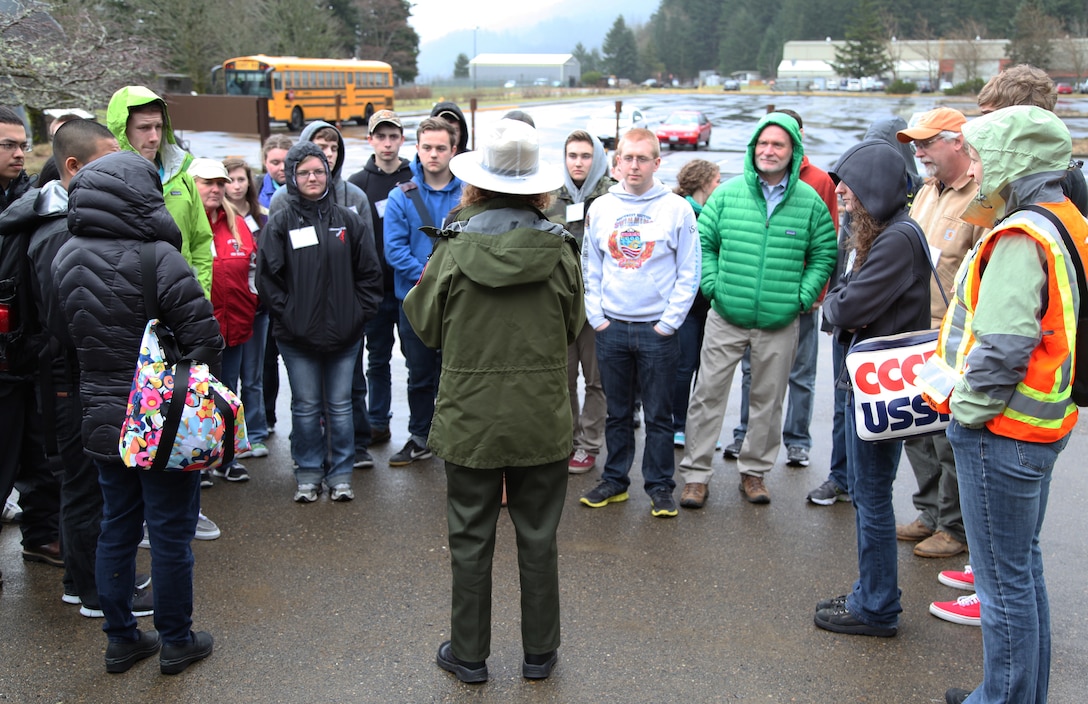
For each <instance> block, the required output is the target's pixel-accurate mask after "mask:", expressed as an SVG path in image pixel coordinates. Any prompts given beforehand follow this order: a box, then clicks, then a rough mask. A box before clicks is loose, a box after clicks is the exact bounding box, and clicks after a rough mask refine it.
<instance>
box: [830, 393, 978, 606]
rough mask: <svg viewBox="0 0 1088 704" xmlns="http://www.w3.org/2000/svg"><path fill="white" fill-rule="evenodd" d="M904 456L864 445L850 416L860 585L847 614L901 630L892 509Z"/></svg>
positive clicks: (894, 449) (899, 450)
mask: <svg viewBox="0 0 1088 704" xmlns="http://www.w3.org/2000/svg"><path fill="white" fill-rule="evenodd" d="M902 454H903V443H902V441H898V442H866V441H865V440H862V439H860V438H859V437H858V435H857V432H856V430H855V425H854V414H853V413H847V414H846V460H847V461H846V471H847V476H848V480H849V481H848V484H849V487H850V496H851V498H853V500H854V510H855V518H854V520H855V522H856V524H857V538H858V579H857V581H856V582H854V589H853V591H852V592H851V593H850V594H849V595H848V596H847V599H846V608H847V609H849V611H850V613H851V614H853V616H854V618H856V619H857V620H859V621H861V622H862V623H866V624H868V625H870V626H888V627H894V626H898V625H899V613H900V612H901V611H902V610H903V608H902V607H901V606H900V605H899V596H900V591H899V566H898V563H897V557H896V555H897V552H898V549H897V547H896V541H895V511H894V510H893V508H892V483H893V482H894V481H895V473H896V470H897V469H898V468H899V457H900V456H901V455H902ZM972 564H973V562H972Z"/></svg>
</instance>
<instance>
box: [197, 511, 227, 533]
mask: <svg viewBox="0 0 1088 704" xmlns="http://www.w3.org/2000/svg"><path fill="white" fill-rule="evenodd" d="M222 534H223V533H222V531H220V530H219V526H217V525H215V523H213V522H212V519H210V518H208V517H207V516H205V515H204V512H203V511H201V512H200V515H199V516H197V519H196V535H194V536H193V537H194V538H195V539H196V540H215V539H216V538H218V537H219V536H220V535H222Z"/></svg>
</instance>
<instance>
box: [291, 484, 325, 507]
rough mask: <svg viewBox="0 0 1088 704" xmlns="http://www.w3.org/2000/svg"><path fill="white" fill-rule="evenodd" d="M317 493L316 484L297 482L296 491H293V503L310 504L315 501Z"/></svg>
mask: <svg viewBox="0 0 1088 704" xmlns="http://www.w3.org/2000/svg"><path fill="white" fill-rule="evenodd" d="M319 493H320V492H319V491H318V486H317V484H299V485H298V491H296V492H295V503H299V504H312V503H313V502H315V501H317V495H318V494H319Z"/></svg>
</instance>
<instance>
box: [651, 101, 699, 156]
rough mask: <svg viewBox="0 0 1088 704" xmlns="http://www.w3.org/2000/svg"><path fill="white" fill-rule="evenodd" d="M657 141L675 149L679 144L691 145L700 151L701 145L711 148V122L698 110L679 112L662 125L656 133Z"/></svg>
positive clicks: (670, 116) (666, 119)
mask: <svg viewBox="0 0 1088 704" xmlns="http://www.w3.org/2000/svg"><path fill="white" fill-rule="evenodd" d="M656 134H657V140H658V141H659V142H661V144H667V145H669V148H670V149H673V148H675V147H676V145H678V144H690V145H691V146H692V148H693V149H698V148H699V145H700V144H705V145H706V146H707V148H709V147H710V120H709V119H707V116H706V115H704V114H703V113H701V112H699V111H698V110H677V111H676V112H674V113H673V114H671V115H669V116H668V117H667V118H665V120H664V121H663V122H662V123H661V125H660V126H659V127H658V128H657V131H656Z"/></svg>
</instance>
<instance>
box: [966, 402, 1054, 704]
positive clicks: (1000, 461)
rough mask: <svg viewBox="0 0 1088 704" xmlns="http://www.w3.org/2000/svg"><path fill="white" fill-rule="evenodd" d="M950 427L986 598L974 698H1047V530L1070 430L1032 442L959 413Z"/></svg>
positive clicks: (981, 594) (978, 580)
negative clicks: (960, 418) (1054, 479)
mask: <svg viewBox="0 0 1088 704" xmlns="http://www.w3.org/2000/svg"><path fill="white" fill-rule="evenodd" d="M946 434H947V437H948V441H949V442H950V443H951V444H952V451H953V452H954V453H955V455H956V469H957V471H958V474H959V482H960V506H961V507H962V509H963V525H964V527H965V528H966V529H967V543H968V545H969V546H970V547H971V570H972V571H973V572H974V574H975V591H976V592H977V593H978V598H979V602H980V603H981V604H982V653H983V668H982V671H983V675H982V684H981V685H979V687H978V688H977V689H975V691H974V692H973V693H972V694H971V696H970V697H968V699H967V701H968V702H971V704H990V703H991V702H1033V703H1034V704H1046V697H1047V688H1048V687H1049V684H1050V601H1049V599H1048V597H1047V591H1046V581H1045V580H1044V579H1043V554H1042V551H1041V550H1040V548H1039V531H1040V530H1041V529H1042V527H1043V518H1044V517H1045V516H1046V503H1047V498H1048V496H1049V494H1050V478H1051V473H1052V471H1053V469H1054V462H1055V461H1056V460H1057V459H1058V455H1059V454H1060V453H1061V451H1062V450H1063V449H1064V448H1065V445H1066V443H1067V442H1068V440H1069V436H1068V435H1067V436H1066V437H1064V438H1062V439H1061V440H1058V441H1056V442H1052V443H1035V442H1024V441H1021V440H1013V439H1012V438H1007V437H1002V436H1000V435H995V434H993V433H992V432H990V431H989V430H987V429H986V428H980V429H978V430H973V429H971V428H966V427H964V426H962V425H960V424H959V423H957V422H956V421H955V420H954V419H953V421H952V423H951V425H949V426H948V430H947V431H946Z"/></svg>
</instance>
